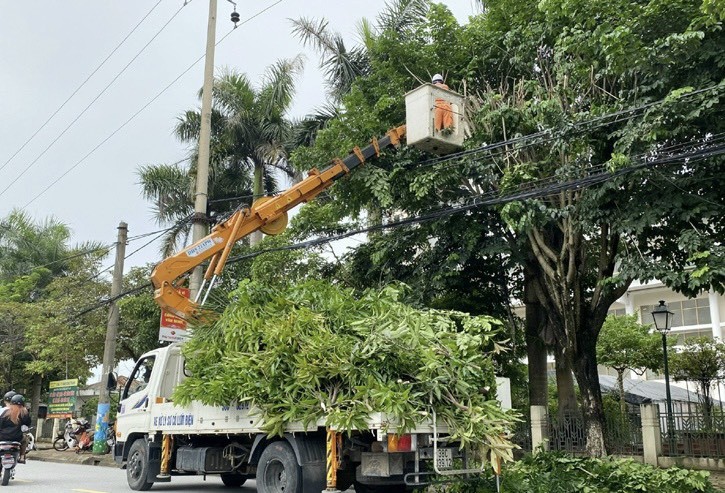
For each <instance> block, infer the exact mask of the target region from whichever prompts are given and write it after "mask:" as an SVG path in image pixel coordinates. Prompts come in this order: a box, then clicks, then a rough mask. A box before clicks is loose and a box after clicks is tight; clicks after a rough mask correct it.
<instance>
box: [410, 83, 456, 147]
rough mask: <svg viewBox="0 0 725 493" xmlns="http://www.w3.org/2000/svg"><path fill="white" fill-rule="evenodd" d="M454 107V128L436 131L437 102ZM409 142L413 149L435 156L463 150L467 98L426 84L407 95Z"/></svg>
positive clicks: (452, 126)
mask: <svg viewBox="0 0 725 493" xmlns="http://www.w3.org/2000/svg"><path fill="white" fill-rule="evenodd" d="M437 99H440V100H443V101H445V102H447V103H448V104H450V106H451V113H452V115H451V116H452V117H453V125H451V126H450V127H449V128H444V129H442V130H436V129H435V106H436V100H437ZM405 120H406V121H405V124H406V133H407V135H406V139H407V142H408V145H409V146H413V147H417V148H418V149H422V150H424V151H427V152H430V153H433V154H448V153H451V152H455V151H457V150H459V149H461V148H462V147H463V138H464V131H463V123H464V115H463V96H461V95H460V94H458V93H457V92H453V91H447V90H445V89H443V88H441V87H438V86H435V85H433V84H423V85H422V86H420V87H418V88H416V89H413V90H412V91H410V92H409V93H407V94H406V95H405Z"/></svg>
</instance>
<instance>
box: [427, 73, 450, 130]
mask: <svg viewBox="0 0 725 493" xmlns="http://www.w3.org/2000/svg"><path fill="white" fill-rule="evenodd" d="M431 82H432V83H433V85H434V86H436V87H440V88H441V89H445V90H446V91H448V90H449V88H448V86H447V85H446V83H445V82H443V76H442V75H441V74H435V75H434V76H433V79H432V80H431ZM434 125H435V130H436V132H440V131H442V130H444V129H445V130H448V129H450V130H448V131H449V132H451V131H452V130H453V108H451V103H449V102H448V101H446V100H445V99H441V98H436V101H435V114H434Z"/></svg>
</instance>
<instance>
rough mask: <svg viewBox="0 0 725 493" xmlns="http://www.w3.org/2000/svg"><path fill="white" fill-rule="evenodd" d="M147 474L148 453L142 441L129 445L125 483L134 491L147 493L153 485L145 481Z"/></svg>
mask: <svg viewBox="0 0 725 493" xmlns="http://www.w3.org/2000/svg"><path fill="white" fill-rule="evenodd" d="M148 472H149V452H148V449H147V448H146V444H145V443H144V441H143V439H139V440H136V441H135V442H133V443H132V444H131V449H130V450H129V451H128V462H127V463H126V481H128V487H129V488H131V489H132V490H134V491H147V490H148V489H150V488H151V486H153V484H154V483H152V482H149V481H148V480H147V476H148Z"/></svg>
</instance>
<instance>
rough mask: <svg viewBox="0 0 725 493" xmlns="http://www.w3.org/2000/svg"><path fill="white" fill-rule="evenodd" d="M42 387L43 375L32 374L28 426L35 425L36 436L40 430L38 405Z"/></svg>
mask: <svg viewBox="0 0 725 493" xmlns="http://www.w3.org/2000/svg"><path fill="white" fill-rule="evenodd" d="M42 389H43V376H42V375H33V393H32V397H31V400H30V409H31V410H32V412H31V414H30V426H35V427H36V428H35V436H38V434H39V432H40V430H38V429H37V426H38V406H39V405H40V392H41V390H42Z"/></svg>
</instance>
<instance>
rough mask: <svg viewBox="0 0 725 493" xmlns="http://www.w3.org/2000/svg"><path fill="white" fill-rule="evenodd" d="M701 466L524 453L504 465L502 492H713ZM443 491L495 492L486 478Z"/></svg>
mask: <svg viewBox="0 0 725 493" xmlns="http://www.w3.org/2000/svg"><path fill="white" fill-rule="evenodd" d="M709 476H710V473H708V472H706V471H692V470H688V469H681V468H678V467H671V468H669V469H659V468H656V467H652V466H648V465H645V464H640V463H639V462H635V461H633V460H631V459H614V458H606V459H592V458H583V457H572V456H570V455H566V454H564V453H562V452H540V453H537V454H536V455H527V456H526V457H525V458H524V459H522V460H521V461H519V462H516V463H515V464H511V465H508V466H504V471H503V476H502V481H501V492H502V493H695V492H706V493H715V492H717V491H719V490H716V489H715V488H714V487H713V486H712V484H711V483H710V479H709ZM444 490H445V491H446V492H447V493H484V492H492V491H496V489H495V487H494V481H493V479H491V478H485V479H480V480H477V481H474V482H466V483H459V484H456V485H453V486H452V487H451V486H450V485H449V486H447V487H446V488H440V491H444Z"/></svg>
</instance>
